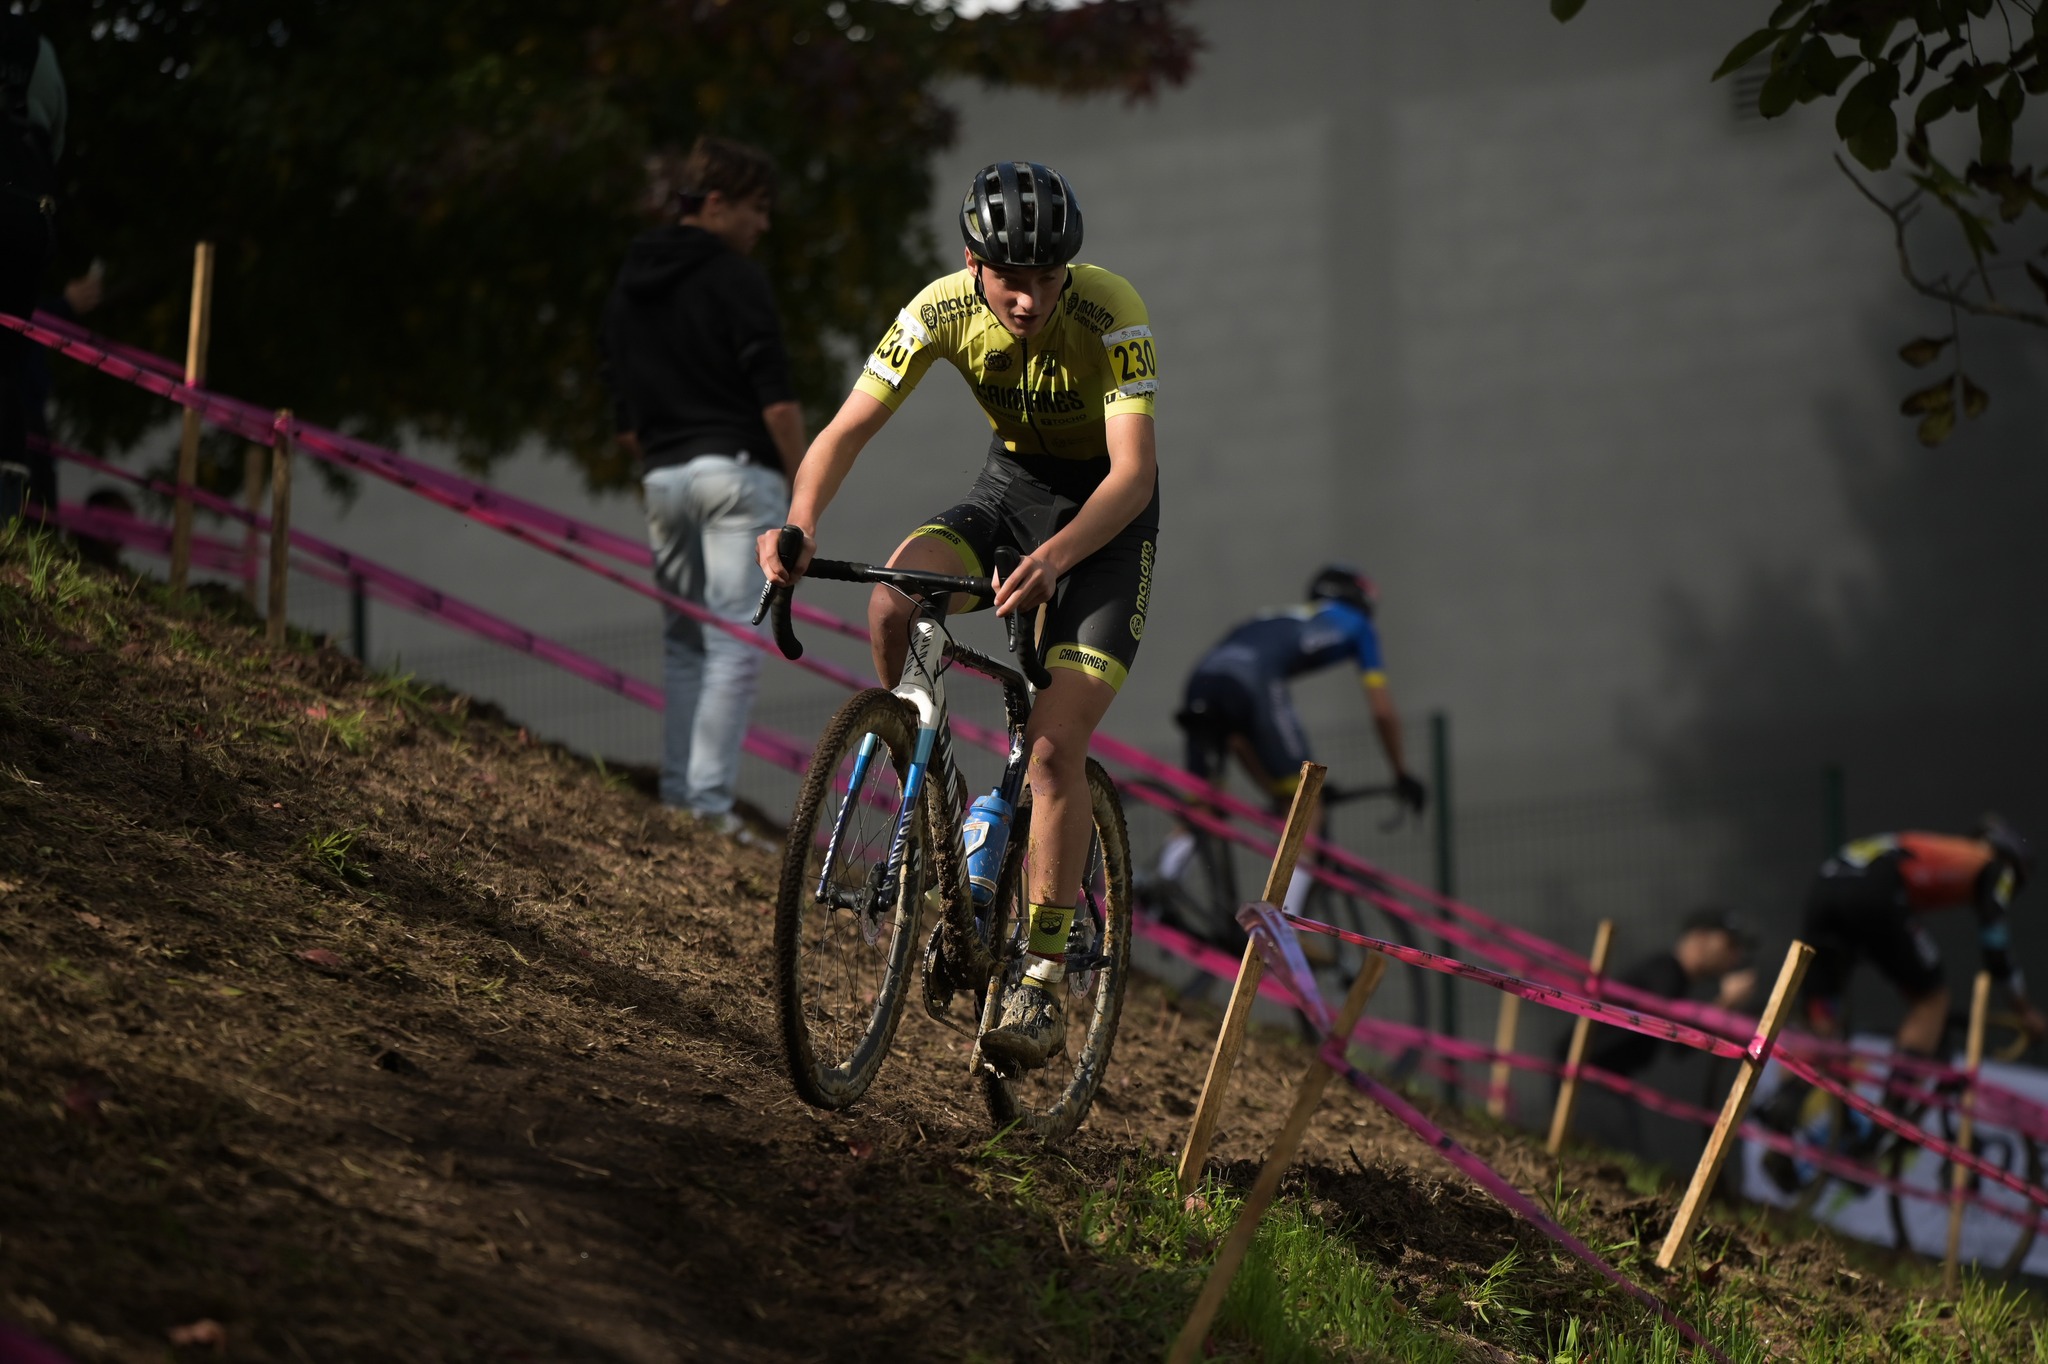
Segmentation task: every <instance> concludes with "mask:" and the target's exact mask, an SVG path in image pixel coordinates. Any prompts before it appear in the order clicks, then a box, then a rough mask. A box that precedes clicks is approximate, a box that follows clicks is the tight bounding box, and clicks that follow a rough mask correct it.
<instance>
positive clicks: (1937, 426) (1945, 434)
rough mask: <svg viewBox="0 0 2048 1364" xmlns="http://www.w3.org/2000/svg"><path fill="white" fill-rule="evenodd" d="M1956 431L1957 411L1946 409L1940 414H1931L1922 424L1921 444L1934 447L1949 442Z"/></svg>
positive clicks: (1920, 432)
mask: <svg viewBox="0 0 2048 1364" xmlns="http://www.w3.org/2000/svg"><path fill="white" fill-rule="evenodd" d="M1955 429H1956V410H1955V409H1954V408H1953V407H1945V408H1943V409H1942V410H1941V411H1939V412H1930V413H1928V414H1927V416H1926V418H1925V419H1923V420H1922V421H1921V423H1920V431H1919V436H1920V443H1921V444H1922V445H1925V446H1928V447H1930V448H1931V447H1933V446H1936V445H1939V444H1941V443H1942V442H1943V441H1945V440H1947V439H1948V438H1949V436H1950V435H1951V434H1953V433H1954V431H1955Z"/></svg>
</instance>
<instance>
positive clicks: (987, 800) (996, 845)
mask: <svg viewBox="0 0 2048 1364" xmlns="http://www.w3.org/2000/svg"><path fill="white" fill-rule="evenodd" d="M1014 813H1015V811H1014V810H1013V809H1012V807H1011V805H1010V802H1008V801H1007V800H1004V799H1003V796H1002V792H1000V791H991V792H989V793H988V794H987V795H985V796H977V797H975V800H974V804H972V805H970V806H968V807H967V818H966V819H965V820H964V821H962V823H961V825H960V840H961V842H962V843H963V844H964V845H965V846H966V848H967V889H968V893H969V894H971V895H972V896H973V897H974V905H975V908H977V909H979V908H982V907H983V906H985V905H987V904H989V903H990V902H991V901H993V900H994V899H995V898H996V878H997V877H998V876H1000V875H1002V873H1003V850H1004V849H1005V848H1007V847H1008V846H1009V845H1010V816H1011V815H1012V814H1014Z"/></svg>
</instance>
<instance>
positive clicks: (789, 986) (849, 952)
mask: <svg viewBox="0 0 2048 1364" xmlns="http://www.w3.org/2000/svg"><path fill="white" fill-rule="evenodd" d="M914 729H915V725H914V722H913V720H912V717H911V712H910V707H909V706H908V705H907V704H906V703H905V702H904V701H903V700H902V699H901V698H900V697H897V696H894V695H892V694H891V693H889V692H886V691H883V690H881V689H880V688H878V687H871V688H869V689H868V690H866V691H864V692H861V693H859V694H858V695H856V696H855V697H853V699H852V700H850V701H848V702H847V703H846V704H845V705H843V706H841V707H840V708H839V713H838V714H837V715H835V716H833V717H832V723H831V724H829V725H827V726H826V728H825V733H824V734H823V735H822V736H821V737H820V738H819V740H818V746H817V749H816V751H815V752H814V753H813V754H812V756H811V767H810V771H809V773H808V774H807V775H806V776H805V778H804V784H803V789H802V790H801V791H800V792H799V793H798V795H797V802H796V812H795V813H794V814H793V815H792V816H791V817H790V822H789V840H788V842H787V843H785V844H784V846H783V853H782V882H781V886H780V889H779V891H778V893H777V897H776V904H775V975H776V986H777V989H778V992H779V994H780V996H781V1013H782V1040H783V1049H784V1053H785V1055H786V1057H787V1060H788V1064H789V1077H790V1079H791V1081H792V1082H794V1084H795V1085H796V1092H797V1094H798V1095H799V1096H800V1097H801V1098H802V1099H803V1100H804V1102H806V1103H808V1104H812V1105H815V1106H816V1107H819V1108H832V1109H838V1108H845V1107H846V1106H847V1105H849V1104H851V1103H853V1102H854V1101H855V1100H857V1099H859V1098H860V1096H861V1095H862V1094H864V1093H866V1092H867V1088H868V1086H869V1085H870V1084H872V1083H874V1078H875V1074H876V1072H877V1071H878V1070H880V1069H881V1065H882V1062H883V1060H884V1059H885V1058H886V1057H887V1056H888V1054H889V1044H890V1042H891V1040H892V1039H894V1037H895V1035H896V1025H897V1023H898V1022H900V1021H901V1019H902V1017H903V1000H904V995H905V992H906V990H907V988H908V985H909V982H910V976H911V965H912V962H913V960H914V958H915V955H916V940H917V911H918V891H919V884H920V877H919V869H920V867H921V866H922V864H923V860H922V857H921V855H920V854H921V844H922V839H923V831H924V828H925V823H926V821H925V820H924V819H923V818H921V817H920V818H914V819H913V820H912V821H911V829H912V835H913V836H912V838H911V841H910V844H909V846H908V848H907V849H906V852H905V856H904V859H903V861H904V865H902V866H900V867H896V868H893V869H892V868H891V867H890V865H889V852H890V847H891V845H892V843H893V842H894V839H895V833H896V823H897V819H898V817H899V815H900V813H901V812H902V809H903V796H904V782H905V780H906V778H907V776H908V774H909V770H910V758H911V751H912V747H913V733H914ZM892 871H893V875H892ZM892 881H893V884H892Z"/></svg>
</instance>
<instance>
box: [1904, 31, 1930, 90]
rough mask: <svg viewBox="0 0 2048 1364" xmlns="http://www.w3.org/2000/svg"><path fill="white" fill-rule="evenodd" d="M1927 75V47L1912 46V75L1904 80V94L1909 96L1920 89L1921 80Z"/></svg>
mask: <svg viewBox="0 0 2048 1364" xmlns="http://www.w3.org/2000/svg"><path fill="white" fill-rule="evenodd" d="M1926 75H1927V45H1926V44H1925V43H1915V44H1913V74H1912V75H1911V76H1910V77H1908V78H1907V80H1906V88H1905V93H1906V94H1908V95H1910V94H1912V93H1913V92H1914V91H1915V90H1918V89H1919V88H1920V82H1921V80H1922V78H1924V77H1925V76H1926Z"/></svg>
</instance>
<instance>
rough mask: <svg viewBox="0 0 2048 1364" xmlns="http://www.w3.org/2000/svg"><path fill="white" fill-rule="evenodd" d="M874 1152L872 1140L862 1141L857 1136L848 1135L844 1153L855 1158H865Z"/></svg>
mask: <svg viewBox="0 0 2048 1364" xmlns="http://www.w3.org/2000/svg"><path fill="white" fill-rule="evenodd" d="M874 1153H875V1144H874V1143H873V1142H871V1141H862V1140H861V1139H860V1138H859V1137H849V1138H848V1139H847V1142H846V1154H848V1155H849V1156H852V1157H853V1158H854V1159H855V1160H866V1159H867V1158H868V1157H869V1156H871V1155H873V1154H874Z"/></svg>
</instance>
